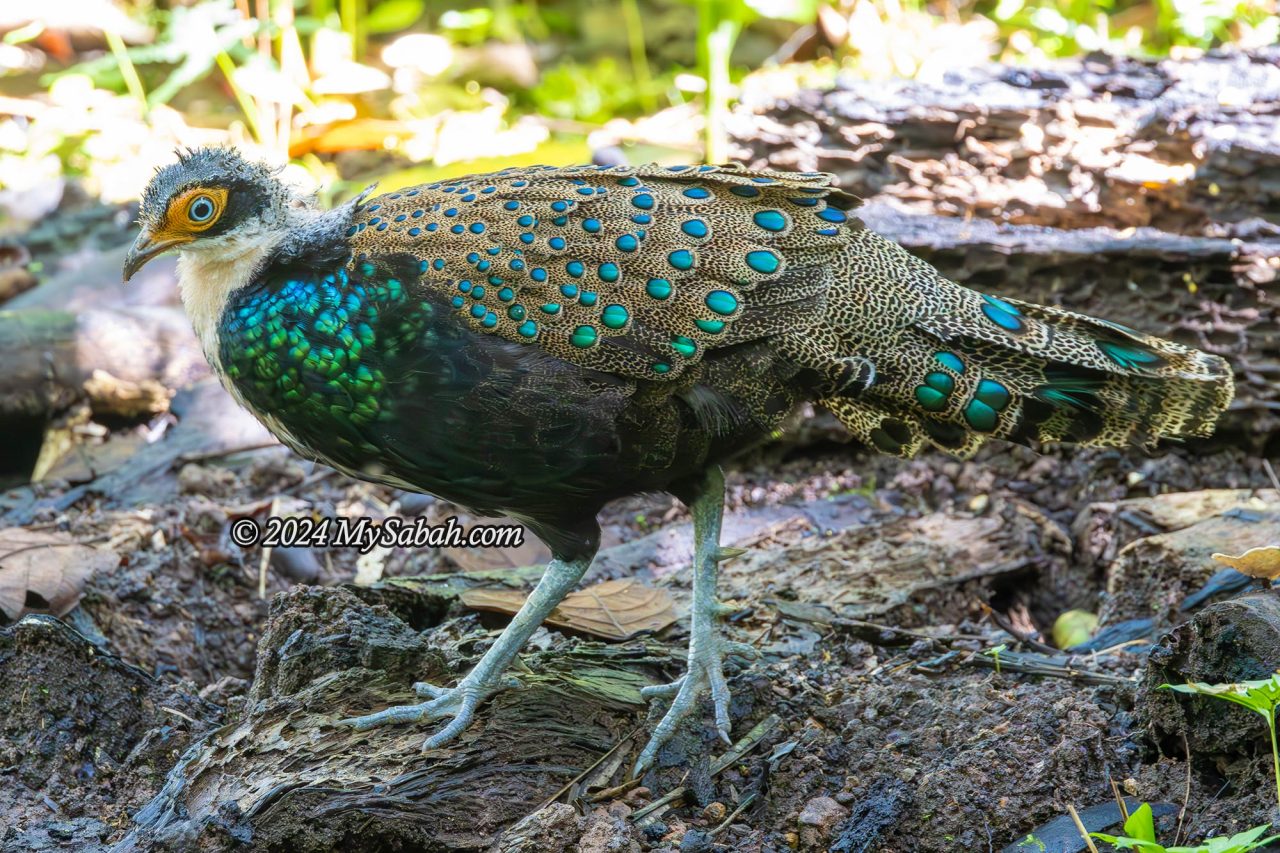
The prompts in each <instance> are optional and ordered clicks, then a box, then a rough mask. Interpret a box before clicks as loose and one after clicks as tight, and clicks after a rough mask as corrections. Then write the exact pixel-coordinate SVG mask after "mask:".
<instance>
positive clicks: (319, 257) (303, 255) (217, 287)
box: [178, 204, 353, 368]
mask: <svg viewBox="0 0 1280 853" xmlns="http://www.w3.org/2000/svg"><path fill="white" fill-rule="evenodd" d="M352 209H353V205H352V204H347V205H343V206H342V207H340V208H337V209H335V210H329V211H320V210H315V209H313V208H311V207H309V206H307V205H305V204H297V205H291V206H289V207H287V208H285V210H284V211H282V212H281V213H280V214H279V215H278V216H275V217H272V218H271V219H270V220H269V221H268V220H265V219H264V220H258V221H256V222H252V223H247V224H246V225H245V226H242V227H241V228H239V229H237V230H236V231H234V232H232V233H230V234H226V235H224V236H223V237H220V238H219V239H218V241H217V242H216V243H213V244H211V245H201V244H200V243H194V244H192V245H191V246H190V247H188V248H186V249H185V250H184V251H182V252H181V254H180V256H179V258H178V288H179V292H180V293H181V296H182V304H183V307H184V308H185V309H186V312H187V317H188V319H190V320H191V325H192V327H193V328H194V329H195V332H196V336H197V337H198V338H199V339H200V345H201V347H202V348H203V350H204V354H205V356H206V357H207V358H208V359H209V363H210V364H211V365H213V366H214V367H215V368H218V367H219V363H218V325H219V322H220V321H221V319H222V314H223V312H224V311H225V310H226V307H227V302H228V301H229V300H230V299H231V297H232V294H234V293H235V292H236V291H237V290H239V289H241V288H243V287H247V286H249V285H250V284H253V283H254V282H255V281H258V280H259V279H261V278H262V276H263V275H264V274H265V273H267V272H268V270H269V268H271V267H273V266H280V267H290V268H292V267H295V266H304V267H314V266H318V267H324V268H333V267H334V266H336V265H338V264H340V263H343V262H344V261H345V259H346V257H347V255H348V254H349V250H348V247H347V243H346V239H345V234H344V232H345V231H346V229H347V228H348V227H349V224H350V220H351V211H352Z"/></svg>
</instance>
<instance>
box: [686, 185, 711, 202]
mask: <svg viewBox="0 0 1280 853" xmlns="http://www.w3.org/2000/svg"><path fill="white" fill-rule="evenodd" d="M710 195H711V193H709V192H707V191H706V190H704V189H703V188H702V187H689V189H687V190H685V191H684V197H685V198H695V199H697V198H708V197H710Z"/></svg>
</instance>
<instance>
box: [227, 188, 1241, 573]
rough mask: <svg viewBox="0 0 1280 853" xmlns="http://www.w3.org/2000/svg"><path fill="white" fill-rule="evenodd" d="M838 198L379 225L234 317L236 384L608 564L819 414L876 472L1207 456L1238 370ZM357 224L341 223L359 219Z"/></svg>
mask: <svg viewBox="0 0 1280 853" xmlns="http://www.w3.org/2000/svg"><path fill="white" fill-rule="evenodd" d="M854 204H855V202H854V200H853V199H852V198H851V197H849V196H846V195H844V194H842V193H840V192H839V191H837V190H834V189H833V188H831V187H830V186H829V178H828V176H825V175H786V174H781V173H773V172H748V171H745V170H742V169H739V168H734V167H679V168H675V169H667V168H662V167H656V166H650V167H641V168H626V167H617V168H596V167H576V168H569V169H549V168H535V169H528V170H510V171H506V172H501V173H497V174H493V175H482V176H475V177H470V178H462V179H458V180H454V181H448V182H442V183H438V184H432V185H429V186H422V187H417V188H413V189H409V190H404V191H401V192H397V193H392V194H389V195H385V196H379V197H375V198H371V199H368V200H363V201H361V202H360V203H359V204H357V205H355V206H353V207H349V208H346V209H345V210H344V212H342V213H341V215H342V216H344V217H345V218H344V220H343V222H342V223H341V224H342V225H343V226H345V230H343V232H342V235H343V236H342V237H341V238H340V239H339V240H338V241H337V242H339V243H340V245H334V242H335V241H334V240H333V239H332V236H331V235H333V234H334V233H335V230H334V228H333V226H334V225H336V224H337V223H330V227H328V228H326V229H324V230H323V233H325V234H326V235H330V236H327V240H328V242H327V244H326V245H320V246H313V247H308V245H307V244H306V243H305V242H303V243H295V244H291V245H289V246H288V247H285V248H282V249H281V250H280V251H278V252H277V253H276V254H275V255H274V256H273V257H272V258H271V259H269V261H268V262H267V264H266V265H265V267H264V268H263V269H262V270H261V271H260V272H259V274H258V275H257V277H256V280H255V281H253V282H252V283H251V284H250V285H249V286H247V287H244V288H241V289H239V290H237V291H235V292H233V293H232V294H231V297H230V301H229V303H228V304H227V306H226V310H225V313H224V314H223V318H222V321H221V323H220V324H219V329H218V353H217V355H218V359H219V361H220V363H221V365H220V366H221V369H222V370H223V371H224V373H225V375H226V377H227V379H228V381H229V383H230V385H231V386H232V387H233V388H234V389H235V391H236V392H237V393H238V394H239V395H240V396H241V397H242V398H243V400H244V402H245V403H247V404H248V406H249V407H250V408H251V409H252V410H254V411H255V412H256V413H258V414H259V415H260V416H262V417H263V419H264V420H265V421H266V422H267V423H268V425H269V426H270V427H271V428H272V429H273V430H275V431H276V432H277V433H278V434H280V435H281V436H282V437H283V438H284V439H285V440H286V441H287V442H288V443H289V444H291V445H292V446H293V447H295V449H297V450H298V451H300V452H302V453H304V454H306V455H309V456H313V457H315V458H318V459H321V460H322V461H325V462H327V463H329V464H332V465H334V466H335V467H338V468H340V469H342V470H344V471H346V472H349V473H352V474H354V475H356V476H360V477H364V478H367V479H372V480H376V481H380V482H385V483H391V484H394V485H397V486H402V487H406V488H410V489H414V490H421V491H427V492H430V493H433V494H436V495H439V496H441V497H443V498H446V499H448V500H450V501H453V502H455V503H458V504H460V505H462V506H465V507H468V508H470V509H473V510H475V511H477V512H480V513H486V514H509V515H513V516H515V517H518V518H521V519H522V520H525V521H526V522H527V523H529V524H530V525H531V527H532V528H533V529H534V530H535V532H536V533H537V534H538V535H539V536H541V537H543V538H544V539H545V540H546V541H547V542H548V544H550V545H551V547H552V548H553V549H554V550H555V551H556V552H557V554H559V555H561V556H566V555H567V556H574V555H577V554H585V553H590V551H591V550H592V549H593V548H594V545H595V539H596V534H597V528H596V526H595V520H594V519H595V515H596V513H597V512H598V511H599V509H600V508H601V507H602V506H603V505H604V504H605V503H606V502H608V501H609V500H611V499H613V498H616V497H619V496H622V495H627V494H632V493H636V492H641V491H653V490H670V491H673V492H674V493H675V494H677V496H680V497H685V494H684V492H685V491H686V487H685V485H684V484H685V483H686V481H690V480H691V478H693V479H696V478H697V476H698V474H699V472H700V471H702V470H703V469H705V468H706V467H707V466H708V465H710V464H712V463H715V462H717V461H719V460H721V459H723V458H725V457H726V456H728V455H730V454H732V453H734V452H737V451H739V450H741V449H743V448H745V447H748V446H750V445H752V444H754V443H756V442H758V441H760V440H762V439H764V438H766V437H767V436H769V435H770V434H771V433H773V432H774V431H775V430H776V429H778V428H779V426H780V425H782V424H783V422H784V421H785V419H786V418H787V416H788V415H789V414H790V413H791V412H792V411H793V410H794V409H795V407H796V406H797V405H798V404H799V403H800V402H802V401H804V400H816V401H818V402H820V403H821V404H823V405H825V406H827V407H828V408H830V409H831V410H832V411H833V412H834V413H835V414H836V415H837V417H839V418H840V420H841V421H842V422H843V423H844V424H845V425H846V426H847V427H848V428H849V429H850V430H851V432H853V433H854V434H855V435H856V436H858V437H859V438H861V439H863V440H864V441H865V442H867V443H868V444H871V445H873V446H875V447H877V448H878V449H880V450H882V451H884V452H888V453H894V454H898V455H904V456H905V455H910V454H912V453H914V452H915V451H916V450H917V449H918V448H919V447H920V445H921V444H924V443H931V444H934V445H936V446H939V447H941V448H943V449H945V450H947V451H949V452H952V453H956V454H959V455H965V454H968V453H971V452H972V451H973V450H975V449H976V448H977V446H978V445H979V444H981V442H982V441H983V440H985V439H986V438H988V437H1000V438H1007V439H1010V440H1015V441H1025V440H1032V439H1035V440H1044V441H1053V440H1068V441H1079V442H1084V443H1090V444H1125V443H1143V444H1146V443H1151V442H1152V441H1154V440H1155V439H1156V438H1158V437H1160V436H1162V435H1169V436H1184V435H1202V434H1206V433H1207V432H1209V431H1210V430H1211V429H1212V425H1213V422H1214V419H1215V418H1216V416H1217V414H1218V413H1219V412H1220V411H1221V410H1222V409H1223V408H1225V406H1226V404H1227V402H1228V401H1229V400H1230V396H1231V380H1230V372H1229V370H1228V368H1227V366H1226V365H1225V363H1224V362H1223V361H1222V360H1221V359H1219V358H1216V357H1214V356H1208V355H1205V354H1203V353H1200V352H1198V351H1195V350H1192V349H1189V348H1186V347H1182V346H1180V345H1177V344H1173V343H1169V342H1167V341H1162V340H1159V339H1156V338H1151V337H1148V336H1146V335H1142V334H1140V333H1138V332H1135V331H1133V330H1130V329H1127V328H1125V327H1122V326H1118V325H1113V324H1110V323H1106V322H1102V321H1097V320H1092V319H1090V318H1087V317H1083V316H1080V315H1076V314H1071V313H1068V312H1064V311H1060V310H1057V309H1051V308H1042V307H1038V306H1033V305H1028V304H1023V303H1020V302H1016V301H1012V300H1003V299H997V298H995V297H991V296H984V295H981V294H978V293H975V292H973V291H970V290H968V289H966V288H963V287H960V286H958V285H956V284H954V283H952V282H950V281H948V280H946V279H944V278H942V277H941V276H939V275H938V274H937V272H936V271H934V270H933V269H932V267H930V266H929V265H927V264H926V263H924V262H923V261H920V260H918V259H916V258H914V257H912V256H911V255H909V254H907V253H906V252H905V251H903V250H902V249H901V248H899V247H898V246H897V245H895V244H893V243H891V242H890V241H887V240H884V239H883V238H881V237H879V236H878V235H875V234H874V233H872V232H870V231H868V230H866V229H865V228H864V227H863V226H862V225H861V223H860V222H859V221H858V220H857V219H856V218H854V217H852V216H850V215H849V214H848V213H847V212H846V211H848V210H849V209H850V208H852V207H853V206H854ZM334 213H335V214H337V213H339V212H337V211H335V212H334Z"/></svg>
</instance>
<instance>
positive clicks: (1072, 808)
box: [1067, 803, 1098, 853]
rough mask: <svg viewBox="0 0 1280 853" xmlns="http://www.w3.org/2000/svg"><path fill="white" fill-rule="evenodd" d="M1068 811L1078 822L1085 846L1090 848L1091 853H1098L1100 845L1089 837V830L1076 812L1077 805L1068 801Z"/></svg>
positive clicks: (1078, 828)
mask: <svg viewBox="0 0 1280 853" xmlns="http://www.w3.org/2000/svg"><path fill="white" fill-rule="evenodd" d="M1067 812H1068V813H1069V814H1070V815H1071V819H1072V820H1073V821H1075V823H1076V829H1077V830H1079V832H1080V837H1081V838H1083V839H1084V843H1085V846H1086V847H1088V848H1089V853H1098V846H1097V845H1096V844H1094V843H1093V839H1092V838H1090V837H1089V830H1087V829H1085V828H1084V824H1083V823H1081V822H1080V815H1078V814H1076V807H1075V806H1073V805H1071V803H1067Z"/></svg>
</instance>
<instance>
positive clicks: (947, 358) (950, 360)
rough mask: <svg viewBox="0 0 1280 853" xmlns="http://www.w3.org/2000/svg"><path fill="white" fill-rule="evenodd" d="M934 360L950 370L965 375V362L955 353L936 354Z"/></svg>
mask: <svg viewBox="0 0 1280 853" xmlns="http://www.w3.org/2000/svg"><path fill="white" fill-rule="evenodd" d="M933 360H934V361H936V362H938V364H941V365H942V366H943V367H945V368H947V369H948V370H951V371H954V372H956V373H964V362H963V361H961V360H960V356H958V355H956V354H955V353H953V352H935V353H934V354H933Z"/></svg>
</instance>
